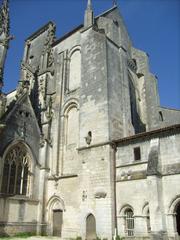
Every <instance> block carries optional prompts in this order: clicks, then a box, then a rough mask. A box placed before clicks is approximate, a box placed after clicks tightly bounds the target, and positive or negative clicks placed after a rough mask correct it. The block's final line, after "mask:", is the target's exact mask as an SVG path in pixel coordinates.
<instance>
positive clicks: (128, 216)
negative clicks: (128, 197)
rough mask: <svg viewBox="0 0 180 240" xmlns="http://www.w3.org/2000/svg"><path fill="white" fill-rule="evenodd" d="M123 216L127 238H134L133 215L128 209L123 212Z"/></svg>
mask: <svg viewBox="0 0 180 240" xmlns="http://www.w3.org/2000/svg"><path fill="white" fill-rule="evenodd" d="M124 215H125V230H126V233H127V235H128V236H134V213H133V211H132V209H130V208H128V209H126V210H125V212H124Z"/></svg>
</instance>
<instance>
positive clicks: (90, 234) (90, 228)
mask: <svg viewBox="0 0 180 240" xmlns="http://www.w3.org/2000/svg"><path fill="white" fill-rule="evenodd" d="M96 238H97V234H96V219H95V216H94V215H93V214H92V213H89V214H88V215H87V216H86V239H87V240H93V239H96Z"/></svg>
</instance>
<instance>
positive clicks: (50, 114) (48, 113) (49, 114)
mask: <svg viewBox="0 0 180 240" xmlns="http://www.w3.org/2000/svg"><path fill="white" fill-rule="evenodd" d="M52 104H53V100H52V97H50V98H49V101H48V104H47V110H46V112H45V115H46V118H47V120H48V121H50V120H51V119H52V117H53V109H52Z"/></svg>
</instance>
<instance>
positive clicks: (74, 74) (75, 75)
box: [68, 49, 81, 91]
mask: <svg viewBox="0 0 180 240" xmlns="http://www.w3.org/2000/svg"><path fill="white" fill-rule="evenodd" d="M69 68H70V73H69V86H68V87H69V91H73V90H75V89H76V88H78V87H79V86H80V82H81V52H80V50H79V49H76V50H74V52H73V53H72V55H71V57H70V66H69Z"/></svg>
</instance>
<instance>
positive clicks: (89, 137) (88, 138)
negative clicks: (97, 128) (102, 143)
mask: <svg viewBox="0 0 180 240" xmlns="http://www.w3.org/2000/svg"><path fill="white" fill-rule="evenodd" d="M85 140H86V143H87V144H88V145H90V144H91V141H92V133H91V132H90V131H89V132H88V134H87V136H86V137H85Z"/></svg>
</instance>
